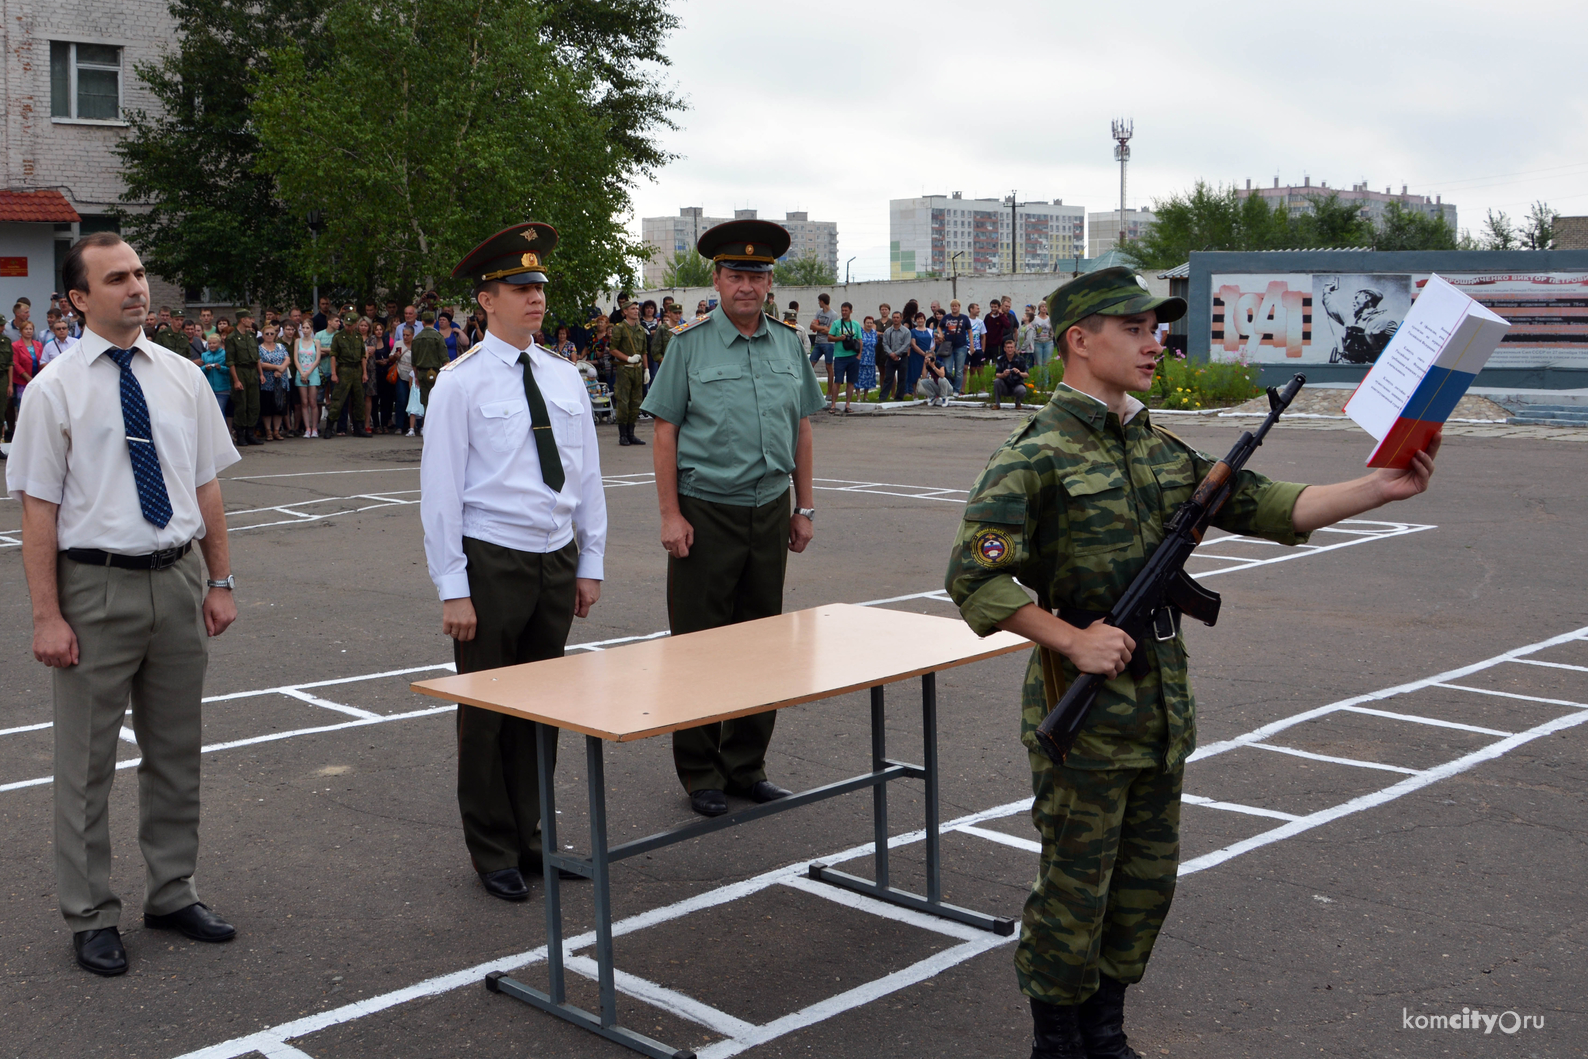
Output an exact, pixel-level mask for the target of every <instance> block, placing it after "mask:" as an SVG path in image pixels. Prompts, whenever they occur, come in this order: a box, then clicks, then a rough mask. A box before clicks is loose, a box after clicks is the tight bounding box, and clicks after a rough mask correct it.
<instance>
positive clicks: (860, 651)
mask: <svg viewBox="0 0 1588 1059" xmlns="http://www.w3.org/2000/svg"><path fill="white" fill-rule="evenodd" d="M1028 646H1030V645H1029V643H1028V642H1027V641H1026V640H1024V639H1022V638H1021V637H1018V636H1015V635H1014V634H1012V633H995V634H993V635H992V636H989V637H987V638H986V639H981V638H979V637H977V636H976V634H975V633H973V632H971V630H970V629H969V628H968V627H967V626H966V625H965V623H964V622H962V621H960V620H958V619H957V618H936V617H932V616H930V615H926V614H911V613H907V612H904V611H896V610H884V609H882V608H880V607H859V606H854V605H852V604H842V603H840V604H833V605H830V606H825V607H815V608H813V609H811V610H801V611H795V612H794V613H792V614H781V615H778V616H777V617H772V618H763V619H761V620H759V621H750V622H743V623H741V624H738V625H727V626H724V627H722V628H718V629H708V630H706V631H703V632H696V633H690V634H688V635H685V636H673V637H664V638H658V639H654V640H642V641H638V642H636V643H630V644H625V645H623V646H621V647H616V648H612V649H609V650H605V651H590V652H583V653H580V654H577V655H569V656H567V657H564V658H553V659H548V660H546V661H543V662H532V663H530V664H528V665H521V666H507V667H505V668H502V669H491V670H484V671H481V672H478V673H466V674H461V675H458V676H451V677H442V678H440V679H437V680H422V681H417V682H415V683H414V684H413V689H414V690H415V691H417V692H419V693H421V694H424V695H433V696H435V697H437V698H442V699H447V700H449V701H452V702H461V703H467V704H468V705H470V706H480V707H483V708H484V709H488V710H495V711H497V712H498V713H505V714H508V715H510V716H513V717H522V718H525V719H527V720H531V721H535V722H537V724H538V725H539V727H537V729H536V749H537V753H538V755H539V761H540V811H541V832H542V835H541V841H542V846H543V849H544V855H543V857H544V862H545V882H546V933H547V951H546V962H547V968H548V973H549V979H550V983H549V989H548V990H547V991H546V992H542V991H541V990H538V989H533V988H531V987H529V986H527V985H524V984H523V983H521V982H518V981H515V980H514V979H512V978H509V977H507V976H506V975H504V974H502V973H501V972H492V973H491V974H489V975H487V976H486V983H485V984H486V988H488V989H490V990H491V991H492V992H497V993H505V994H507V995H509V996H513V997H516V998H518V999H519V1000H523V1001H525V1002H526V1003H529V1004H532V1005H534V1006H535V1007H537V1008H540V1009H541V1010H543V1011H548V1012H551V1013H552V1014H554V1015H557V1016H559V1017H561V1018H564V1019H566V1020H568V1021H569V1022H573V1023H574V1024H576V1025H579V1026H583V1027H584V1028H585V1029H588V1030H590V1031H592V1032H594V1033H597V1034H600V1035H601V1036H602V1037H605V1038H607V1039H608V1040H612V1041H616V1042H618V1043H620V1044H623V1045H626V1046H628V1047H629V1048H632V1049H634V1050H635V1051H637V1052H641V1053H643V1054H645V1055H649V1056H654V1057H657V1059H693V1055H694V1053H693V1052H690V1051H687V1050H679V1049H674V1048H671V1047H669V1046H668V1045H665V1044H662V1043H661V1042H659V1041H656V1040H652V1039H651V1038H649V1037H646V1036H645V1035H643V1034H640V1033H636V1032H635V1031H633V1030H630V1029H627V1028H625V1027H623V1026H620V1025H619V1024H618V1020H617V995H616V988H615V986H614V974H615V972H614V967H613V961H612V904H611V884H610V868H611V865H612V862H614V861H618V860H622V859H624V858H627V857H633V856H638V855H640V854H643V853H648V852H650V851H651V850H654V849H658V848H660V847H662V846H670V845H673V844H675V843H678V842H685V841H688V840H689V839H692V838H696V837H698V836H700V835H703V834H706V833H708V832H711V831H717V830H720V829H722V828H725V827H732V826H734V825H736V824H741V823H745V822H747V821H750V820H756V819H759V818H761V817H763V816H770V815H772V814H774V813H781V812H787V811H788V810H790V809H796V808H799V807H800V806H803V805H808V804H810V803H811V802H817V801H821V800H823V799H826V798H835V797H837V796H839V795H841V794H848V793H850V792H851V791H857V790H863V789H865V788H867V787H870V788H871V798H872V827H873V834H874V839H875V845H876V851H875V853H874V855H873V860H874V869H875V876H876V877H875V879H862V878H859V877H857V876H854V875H849V874H846V873H844V872H840V871H834V870H833V869H831V868H828V867H826V866H825V865H823V864H819V863H813V864H812V865H811V866H810V876H811V878H813V879H819V880H821V881H823V882H827V883H830V884H832V885H834V886H840V887H843V888H845V889H848V890H853V891H855V892H858V893H863V894H866V895H867V896H869V897H873V898H876V899H877V900H880V901H886V902H889V903H891V904H895V905H900V906H902V907H905V908H910V909H914V910H915V911H918V912H925V913H927V914H930V915H936V916H942V917H944V918H946V919H953V920H956V921H958V922H961V923H967V924H970V925H972V926H976V927H980V928H981V929H983V930H991V931H994V932H996V933H998V934H1003V935H1009V934H1012V933H1013V932H1014V920H1013V919H1010V918H1006V917H999V916H990V915H987V914H985V913H982V912H974V911H971V910H970V909H966V908H960V907H958V906H955V905H951V904H946V903H945V902H944V901H943V899H942V871H941V853H940V848H939V835H938V758H937V682H936V674H937V673H938V672H940V671H941V670H944V669H952V668H953V667H955V666H961V665H965V664H967V663H969V662H976V661H980V660H981V659H984V658H993V657H995V656H997V655H1003V654H1009V653H1010V652H1013V651H1018V650H1021V649H1022V648H1025V647H1028ZM912 677H920V678H921V727H922V751H921V752H922V763H921V764H919V765H914V764H909V763H906V762H902V761H895V760H893V759H891V758H889V757H888V756H887V750H886V740H885V726H884V711H883V688H884V686H885V685H888V684H892V683H895V682H897V681H901V680H908V679H910V678H912ZM868 688H869V689H870V691H871V770H870V771H869V772H864V773H861V774H860V775H858V776H854V777H851V778H850V779H846V780H841V781H839V782H837V783H829V784H825V785H823V786H820V787H815V788H812V789H810V790H806V791H800V792H799V793H797V794H792V795H790V796H789V797H787V798H781V799H779V800H777V801H774V802H767V803H765V804H763V805H755V806H751V807H749V808H745V809H740V810H738V811H736V812H731V813H728V814H727V815H725V816H720V817H715V818H711V819H705V820H698V821H693V822H691V823H688V824H683V825H681V826H679V827H675V828H672V829H670V830H667V831H663V832H660V833H658V834H654V835H651V836H649V837H646V838H640V839H635V840H634V841H631V842H624V843H622V844H620V845H617V846H610V845H609V844H608V840H607V811H606V776H605V766H604V763H603V760H602V743H603V742H604V741H610V742H617V743H625V742H631V741H633V740H637V739H648V738H650V737H652V736H657V735H662V734H664V733H666V732H673V731H677V730H678V729H680V728H692V727H695V726H696V725H701V724H709V723H711V722H713V721H725V720H728V719H730V718H734V717H743V716H746V715H748V714H752V713H761V712H763V711H765V710H776V709H782V708H783V707H785V706H794V705H797V704H799V703H803V702H813V701H815V700H817V699H824V698H830V697H832V696H835V695H843V694H846V693H848V692H852V691H860V690H862V689H868ZM547 726H549V728H555V729H568V730H569V731H575V732H581V733H583V734H584V736H585V756H586V761H587V771H588V782H589V796H590V847H591V850H590V855H589V856H588V857H576V856H571V855H568V854H565V853H562V852H560V848H561V847H559V846H558V844H557V843H558V839H557V823H556V820H557V814H556V807H555V805H554V804H553V799H554V783H553V775H552V771H553V767H552V756H551V754H552V748H553V742H552V739H551V738H550V737H549V734H550V733H549V728H548V727H547ZM900 779H920V780H923V781H925V785H926V893H925V894H924V895H921V894H915V893H911V892H909V891H906V890H900V889H898V888H896V887H894V886H892V885H890V884H889V882H888V795H887V785H888V783H890V782H891V781H893V780H900ZM558 868H566V869H568V870H569V871H573V872H576V873H578V874H580V875H584V876H587V877H588V878H590V879H591V880H592V882H593V883H594V886H595V895H594V897H595V918H596V962H597V965H598V968H599V974H598V982H599V985H600V996H601V1011H600V1014H599V1015H597V1014H595V1013H592V1012H589V1011H585V1010H584V1009H582V1008H578V1007H575V1006H573V1005H571V1004H569V1003H568V1002H567V997H566V992H565V990H564V984H563V930H562V906H561V902H560V892H559V889H558V878H557V869H558Z"/></svg>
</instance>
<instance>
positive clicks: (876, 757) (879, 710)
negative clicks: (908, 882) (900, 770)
mask: <svg viewBox="0 0 1588 1059" xmlns="http://www.w3.org/2000/svg"><path fill="white" fill-rule="evenodd" d="M882 691H883V689H882V685H880V684H879V685H877V686H876V687H874V688H872V689H871V771H872V772H881V771H882V770H883V769H885V768H887V767H888V732H887V726H886V718H885V717H884V713H883V705H882ZM871 831H872V836H873V838H874V840H875V842H876V846H877V852H876V867H877V870H876V876H877V885H878V886H887V885H888V785H887V784H886V783H879V784H877V785H876V786H875V787H873V788H871Z"/></svg>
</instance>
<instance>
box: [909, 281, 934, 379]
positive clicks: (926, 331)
mask: <svg viewBox="0 0 1588 1059" xmlns="http://www.w3.org/2000/svg"><path fill="white" fill-rule="evenodd" d="M909 304H910V305H914V304H915V302H913V301H912V302H910V303H909ZM908 307H909V306H906V308H908ZM936 346H937V335H936V333H935V332H933V330H932V328H931V326H930V325H929V324H928V323H927V319H926V314H925V313H923V312H921V311H920V310H919V309H917V310H916V312H915V325H914V326H913V327H911V328H910V361H909V366H908V367H907V368H906V369H905V375H904V392H905V393H908V394H913V393H915V384H916V383H918V382H919V381H920V380H921V370H922V368H923V367H924V366H925V364H926V358H927V356H928V355H929V354H930V353H931V352H932V350H933V349H935V348H936Z"/></svg>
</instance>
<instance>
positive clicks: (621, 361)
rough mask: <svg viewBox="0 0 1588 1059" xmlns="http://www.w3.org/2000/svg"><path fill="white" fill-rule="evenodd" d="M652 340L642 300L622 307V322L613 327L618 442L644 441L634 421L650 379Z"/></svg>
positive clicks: (637, 415)
mask: <svg viewBox="0 0 1588 1059" xmlns="http://www.w3.org/2000/svg"><path fill="white" fill-rule="evenodd" d="M650 339H651V336H650V335H648V334H646V333H645V328H644V327H642V326H641V325H640V306H639V303H638V302H629V303H628V304H627V305H625V306H624V307H623V320H622V322H620V323H619V324H617V325H616V326H615V327H613V328H612V355H613V357H614V358H615V359H616V360H617V364H618V366H617V371H616V372H615V374H616V375H617V386H616V387H615V389H614V392H613V395H612V411H613V418H614V419H616V420H617V423H618V444H619V445H643V444H645V442H643V441H641V440H640V439H639V438H637V437H635V436H634V424H635V423H637V422H639V418H640V401H642V400H643V399H644V397H645V384H646V383H647V382H649V381H650V378H651V368H650V364H649V363H647V358H648V357H649V354H650V344H651V343H650Z"/></svg>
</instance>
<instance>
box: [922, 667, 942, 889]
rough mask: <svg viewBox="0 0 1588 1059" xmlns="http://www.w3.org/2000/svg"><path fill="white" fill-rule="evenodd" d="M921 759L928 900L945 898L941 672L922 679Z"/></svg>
mask: <svg viewBox="0 0 1588 1059" xmlns="http://www.w3.org/2000/svg"><path fill="white" fill-rule="evenodd" d="M921 745H922V749H921V758H922V761H921V763H922V765H923V766H924V767H925V769H926V900H927V902H928V903H929V904H934V905H935V904H941V903H942V901H943V858H942V850H941V848H940V843H939V836H938V833H937V814H938V776H937V674H936V673H928V674H926V675H925V676H923V677H922V678H921Z"/></svg>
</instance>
